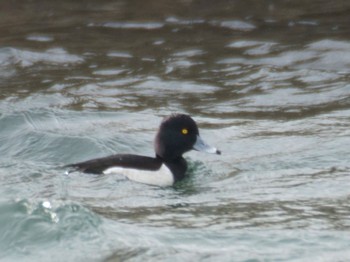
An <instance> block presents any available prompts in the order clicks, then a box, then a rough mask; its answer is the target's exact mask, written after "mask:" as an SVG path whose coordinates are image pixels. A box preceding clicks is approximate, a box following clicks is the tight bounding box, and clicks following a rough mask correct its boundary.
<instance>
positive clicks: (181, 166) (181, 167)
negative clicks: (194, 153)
mask: <svg viewBox="0 0 350 262" xmlns="http://www.w3.org/2000/svg"><path fill="white" fill-rule="evenodd" d="M157 158H161V157H159V156H157ZM161 159H162V161H163V163H164V164H165V165H166V166H167V167H168V168H169V169H170V171H171V172H172V173H173V175H174V179H175V181H180V180H182V179H183V178H184V177H185V175H186V171H187V162H186V160H185V159H184V158H183V157H182V156H180V157H178V158H175V159H164V158H161Z"/></svg>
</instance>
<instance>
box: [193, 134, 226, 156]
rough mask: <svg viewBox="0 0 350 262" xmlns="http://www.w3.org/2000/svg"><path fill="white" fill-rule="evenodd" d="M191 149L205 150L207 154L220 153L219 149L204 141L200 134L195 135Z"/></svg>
mask: <svg viewBox="0 0 350 262" xmlns="http://www.w3.org/2000/svg"><path fill="white" fill-rule="evenodd" d="M193 149H194V150H197V151H201V152H206V153H209V154H218V155H220V154H221V151H220V150H218V149H217V148H215V147H212V146H210V145H208V144H207V143H205V142H204V140H203V139H202V138H201V137H200V136H197V140H196V143H195V144H194V146H193Z"/></svg>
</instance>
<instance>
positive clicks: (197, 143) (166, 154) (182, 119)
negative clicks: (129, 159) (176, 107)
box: [154, 114, 221, 160]
mask: <svg viewBox="0 0 350 262" xmlns="http://www.w3.org/2000/svg"><path fill="white" fill-rule="evenodd" d="M154 147H155V151H156V154H157V156H159V157H161V158H163V159H165V160H172V159H176V158H179V157H181V156H182V154H184V153H185V152H187V151H190V150H197V151H202V152H207V153H211V154H221V152H220V151H219V150H218V149H216V148H215V147H211V146H209V145H208V144H207V143H205V142H204V141H203V140H202V138H201V137H200V136H199V131H198V127H197V124H196V122H195V121H194V120H193V119H192V118H191V117H190V116H188V115H184V114H174V115H171V116H168V117H166V118H164V119H163V121H162V123H161V124H160V127H159V129H158V132H157V135H156V138H155V141H154Z"/></svg>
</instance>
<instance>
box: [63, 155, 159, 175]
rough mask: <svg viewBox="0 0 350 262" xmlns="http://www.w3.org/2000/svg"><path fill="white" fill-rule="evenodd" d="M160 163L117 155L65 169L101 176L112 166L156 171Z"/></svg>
mask: <svg viewBox="0 0 350 262" xmlns="http://www.w3.org/2000/svg"><path fill="white" fill-rule="evenodd" d="M162 163H163V161H162V160H161V159H159V158H153V157H147V156H139V155H129V154H118V155H112V156H108V157H102V158H96V159H92V160H89V161H84V162H80V163H76V164H71V165H68V166H67V167H71V168H74V169H77V170H79V171H82V172H85V173H92V174H102V173H103V171H104V170H106V169H108V168H110V167H113V166H117V167H124V168H135V169H140V170H158V169H159V168H160V166H161V165H162Z"/></svg>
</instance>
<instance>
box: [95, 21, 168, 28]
mask: <svg viewBox="0 0 350 262" xmlns="http://www.w3.org/2000/svg"><path fill="white" fill-rule="evenodd" d="M95 26H96V25H95ZM100 26H103V27H108V28H116V29H135V30H136V29H144V30H155V29H160V28H162V27H163V26H164V23H161V22H107V23H103V24H102V25H100Z"/></svg>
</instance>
